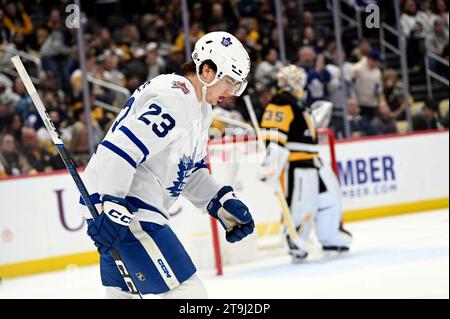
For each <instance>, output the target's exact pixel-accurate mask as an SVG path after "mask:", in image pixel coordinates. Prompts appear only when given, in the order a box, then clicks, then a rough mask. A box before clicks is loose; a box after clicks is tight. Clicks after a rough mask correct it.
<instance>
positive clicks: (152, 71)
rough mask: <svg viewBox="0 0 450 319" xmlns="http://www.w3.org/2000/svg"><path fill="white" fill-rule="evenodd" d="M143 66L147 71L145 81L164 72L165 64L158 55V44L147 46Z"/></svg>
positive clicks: (152, 43)
mask: <svg viewBox="0 0 450 319" xmlns="http://www.w3.org/2000/svg"><path fill="white" fill-rule="evenodd" d="M145 65H146V67H147V69H148V75H147V80H151V79H153V78H155V77H157V76H158V75H160V74H162V73H164V72H165V67H166V63H165V62H164V60H163V59H162V58H161V56H160V55H159V49H158V44H157V43H156V42H150V43H149V44H147V47H146V55H145Z"/></svg>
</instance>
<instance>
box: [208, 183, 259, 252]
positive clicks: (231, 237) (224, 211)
mask: <svg viewBox="0 0 450 319" xmlns="http://www.w3.org/2000/svg"><path fill="white" fill-rule="evenodd" d="M207 210H208V212H209V214H210V215H211V216H213V217H215V218H216V219H218V220H219V221H220V223H221V224H222V226H223V228H224V229H225V230H226V239H227V241H228V242H230V243H234V242H237V241H240V240H241V239H243V238H244V237H246V236H248V235H250V234H251V233H253V230H254V228H255V222H254V221H253V218H252V215H251V214H250V212H249V210H248V208H247V206H245V205H244V203H242V202H241V201H240V200H239V199H238V198H237V197H236V194H235V193H234V190H233V188H232V187H231V186H224V187H222V188H221V189H220V190H219V192H218V193H217V195H216V196H214V198H213V199H212V200H211V202H210V203H209V204H208V208H207Z"/></svg>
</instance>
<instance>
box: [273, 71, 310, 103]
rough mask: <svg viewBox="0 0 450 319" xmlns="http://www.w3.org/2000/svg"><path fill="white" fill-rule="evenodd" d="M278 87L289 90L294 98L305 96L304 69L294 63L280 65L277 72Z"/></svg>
mask: <svg viewBox="0 0 450 319" xmlns="http://www.w3.org/2000/svg"><path fill="white" fill-rule="evenodd" d="M277 79H278V87H279V88H280V89H282V90H284V91H288V92H291V93H292V94H293V95H294V96H295V97H296V98H298V99H304V98H306V92H305V86H306V82H307V80H308V75H307V74H306V72H305V70H304V69H302V68H299V67H298V66H296V65H293V64H291V65H288V66H285V67H282V68H281V69H280V71H278V73H277Z"/></svg>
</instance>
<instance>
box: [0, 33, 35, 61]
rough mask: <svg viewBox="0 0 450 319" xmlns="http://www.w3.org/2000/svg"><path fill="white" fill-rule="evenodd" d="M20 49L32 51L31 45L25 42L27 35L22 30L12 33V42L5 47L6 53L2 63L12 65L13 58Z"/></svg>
mask: <svg viewBox="0 0 450 319" xmlns="http://www.w3.org/2000/svg"><path fill="white" fill-rule="evenodd" d="M18 51H23V52H26V53H28V52H29V51H30V48H29V46H28V45H27V43H26V42H25V36H24V34H23V33H22V32H16V33H13V35H12V42H10V43H9V44H8V45H7V46H6V48H5V54H4V55H3V60H2V63H1V64H2V65H5V66H6V65H10V64H11V58H12V57H13V56H15V55H16V54H17V53H18Z"/></svg>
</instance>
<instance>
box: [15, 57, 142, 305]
mask: <svg viewBox="0 0 450 319" xmlns="http://www.w3.org/2000/svg"><path fill="white" fill-rule="evenodd" d="M11 62H12V63H13V64H14V67H15V68H16V70H17V72H18V73H19V76H20V78H21V79H22V81H23V84H24V85H25V88H26V89H27V92H28V94H29V95H30V97H31V99H32V100H33V103H34V105H35V106H36V109H37V111H38V113H39V115H40V117H41V119H42V121H43V122H44V125H45V127H46V129H47V131H48V133H49V134H50V136H51V138H52V141H53V144H55V146H56V148H57V150H58V153H59V155H60V156H61V158H62V160H63V162H64V164H65V165H66V167H67V170H68V171H69V172H70V175H71V176H72V179H73V180H74V182H75V185H76V186H77V188H78V191H79V192H80V194H81V197H82V198H83V201H84V202H85V204H86V207H88V209H89V212H90V213H91V215H92V217H93V218H94V219H95V218H97V217H98V216H99V214H98V212H97V209H96V208H95V205H94V203H93V202H92V199H91V197H90V196H89V193H88V191H87V189H86V186H85V185H84V183H83V181H82V179H81V177H80V175H79V174H78V172H77V170H76V168H75V164H74V163H73V160H72V158H71V157H70V155H69V153H68V152H67V149H66V148H65V146H64V143H63V141H62V140H61V138H60V137H59V134H58V131H56V128H55V126H54V125H53V123H52V121H51V120H50V117H49V115H48V113H47V111H46V110H45V106H44V104H43V103H42V100H41V98H40V97H39V94H38V92H37V91H36V88H35V87H34V84H33V82H32V81H31V79H30V76H29V75H28V72H27V71H26V70H25V66H24V65H23V63H22V60H20V57H19V56H18V55H16V56H14V57H12V58H11ZM112 257H113V259H114V262H115V263H116V265H117V268H118V269H119V271H120V273H121V274H122V277H123V279H124V280H125V282H126V284H127V286H128V287H129V289H130V292H131V294H133V295H137V296H139V297H140V298H141V299H143V297H142V295H141V293H140V292H139V290H138V289H137V287H136V285H135V283H134V282H133V279H132V278H131V275H130V273H129V272H128V270H127V268H126V267H125V264H124V262H123V260H122V257H120V254H119V251H118V250H117V249H113V250H112Z"/></svg>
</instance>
